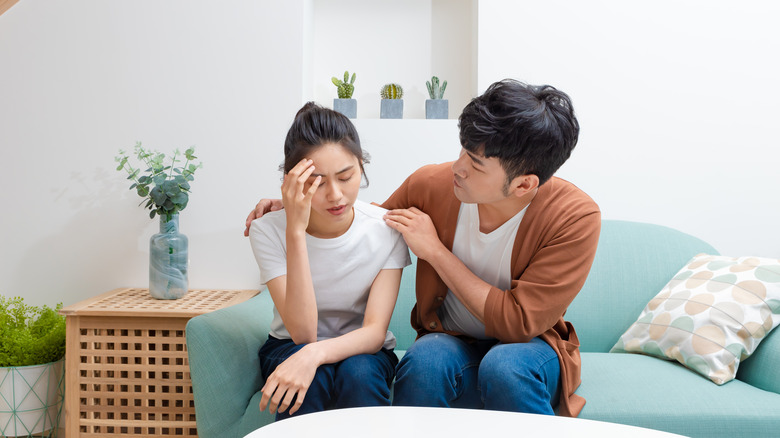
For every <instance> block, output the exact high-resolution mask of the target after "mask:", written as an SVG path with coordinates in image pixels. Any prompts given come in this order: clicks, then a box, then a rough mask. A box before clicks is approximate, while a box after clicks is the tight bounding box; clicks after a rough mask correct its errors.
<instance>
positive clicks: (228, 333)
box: [186, 221, 780, 438]
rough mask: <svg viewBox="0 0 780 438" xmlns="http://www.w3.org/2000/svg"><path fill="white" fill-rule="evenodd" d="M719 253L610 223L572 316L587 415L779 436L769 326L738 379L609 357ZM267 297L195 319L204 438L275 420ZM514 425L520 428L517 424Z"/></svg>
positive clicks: (401, 341) (194, 363)
mask: <svg viewBox="0 0 780 438" xmlns="http://www.w3.org/2000/svg"><path fill="white" fill-rule="evenodd" d="M701 252H706V253H712V254H716V252H715V249H714V248H712V247H711V246H710V245H709V244H707V243H705V242H703V241H701V240H699V239H697V238H695V237H692V236H690V235H687V234H684V233H681V232H679V231H676V230H673V229H670V228H666V227H662V226H658V225H650V224H643V223H636V222H625V221H604V222H603V223H602V231H601V237H600V240H599V248H598V251H597V253H596V259H595V261H594V263H593V267H592V269H591V272H590V275H589V276H588V279H587V281H586V283H585V286H584V287H583V289H582V291H581V292H580V293H579V295H578V296H577V298H576V299H575V300H574V302H573V303H572V305H571V306H570V307H569V311H568V313H567V315H566V319H568V320H569V321H571V322H572V323H573V324H574V326H575V328H576V329H577V333H578V334H579V338H580V342H581V345H582V346H581V352H582V385H581V386H580V388H579V389H578V390H577V393H578V394H580V395H582V396H583V397H585V399H586V400H587V404H586V405H585V408H584V409H583V411H582V413H581V414H580V418H588V419H592V420H601V421H610V422H615V423H623V424H630V425H635V426H641V427H649V428H653V429H659V430H664V431H668V432H674V433H678V434H681V435H686V436H691V437H709V438H711V437H729V438H733V437H743V436H745V437H747V436H774V434H775V433H778V431H780V373H778V372H777V371H776V370H774V366H777V365H778V364H780V335H778V334H777V331H775V332H773V333H771V334H770V335H769V336H768V337H767V338H766V339H765V340H764V341H763V342H762V344H761V345H760V346H759V348H758V349H757V350H756V352H755V353H754V354H753V356H751V357H750V358H748V359H747V360H746V361H744V362H743V363H742V364H741V365H740V367H739V374H738V375H737V380H733V381H731V382H729V383H727V384H725V385H723V386H717V385H715V384H714V383H712V382H711V381H709V380H708V379H706V378H704V377H702V376H700V375H698V374H695V373H693V372H692V371H689V370H688V369H686V368H684V367H682V366H681V365H678V364H676V363H672V362H668V361H664V360H661V359H657V358H653V357H649V356H642V355H637V354H616V353H608V352H609V350H610V348H611V347H612V346H613V345H614V344H615V342H616V341H617V339H618V338H619V337H620V335H621V334H622V333H623V332H624V331H625V330H626V329H627V328H628V327H629V326H630V325H631V323H632V322H634V320H636V318H637V317H638V316H639V313H640V312H641V311H642V309H643V308H644V306H645V305H646V304H647V302H648V301H649V300H650V299H651V298H652V297H653V296H655V295H656V294H657V293H658V292H659V291H660V290H661V288H662V287H663V286H664V285H665V284H666V282H667V281H669V279H670V278H671V277H672V276H674V274H675V273H676V272H677V271H678V270H679V269H680V268H681V267H682V266H683V265H684V264H685V262H687V261H688V260H689V259H690V258H691V257H692V256H694V255H695V254H698V253H701ZM414 277H415V273H414V266H410V267H408V268H406V270H405V271H404V278H403V281H402V285H401V292H400V296H399V299H398V303H397V304H396V308H395V312H394V314H393V319H392V321H391V323H390V329H391V330H392V331H393V333H395V334H396V336H397V338H398V348H397V350H396V351H397V352H398V353H399V354H403V351H404V350H405V349H406V348H408V347H409V346H410V345H411V343H412V342H413V341H414V337H415V333H414V331H413V330H412V329H411V327H410V326H409V312H410V311H411V308H412V306H413V304H414ZM271 307H272V302H271V299H270V297H269V294H268V293H261V294H260V295H258V296H257V297H255V298H253V299H251V300H249V301H246V302H244V303H241V304H238V305H235V306H232V307H229V308H226V309H222V310H218V311H215V312H212V313H208V314H205V315H201V316H198V317H195V318H193V319H192V320H190V322H189V323H188V324H187V330H186V334H187V348H188V352H189V359H190V361H189V364H190V370H191V375H192V383H193V390H194V396H195V411H196V418H197V426H198V434H199V436H200V437H201V438H212V437H221V438H225V437H227V438H231V437H236V438H238V437H243V436H244V435H246V434H247V433H249V432H251V431H252V430H254V429H257V428H258V427H261V426H263V425H265V424H268V423H269V422H271V421H273V416H271V415H270V414H268V413H267V412H259V409H258V405H259V403H260V393H259V392H258V390H259V389H260V387H261V386H262V384H263V379H262V378H261V377H260V372H259V370H260V366H259V364H258V358H257V350H258V349H259V348H260V346H261V345H262V343H263V342H264V341H265V339H266V337H267V334H268V328H269V324H270V322H271ZM518 427H519V429H518V430H521V429H520V428H521V427H522V426H520V425H518Z"/></svg>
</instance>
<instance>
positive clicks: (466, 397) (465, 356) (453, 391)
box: [393, 333, 561, 415]
mask: <svg viewBox="0 0 780 438" xmlns="http://www.w3.org/2000/svg"><path fill="white" fill-rule="evenodd" d="M560 373H561V370H560V365H559V363H558V356H557V355H556V354H555V351H554V350H553V349H552V347H550V346H549V345H547V343H546V342H544V341H542V340H541V339H539V338H534V339H532V340H531V341H530V342H528V343H518V344H502V343H499V342H497V341H496V340H491V341H477V342H475V343H471V344H469V343H466V342H464V341H462V340H461V339H459V338H456V337H454V336H450V335H447V334H442V333H430V334H427V335H425V336H423V337H421V338H420V339H418V340H417V341H415V343H414V344H412V347H411V348H409V350H408V351H407V352H406V354H405V355H404V356H403V358H401V362H400V363H399V364H398V369H397V376H396V382H395V388H394V391H395V392H394V396H393V404H394V405H397V406H433V407H457V408H472V409H473V408H485V409H491V410H497V411H513V412H526V413H535V414H548V415H553V413H554V412H553V409H554V408H555V407H556V406H557V404H558V396H559V386H560Z"/></svg>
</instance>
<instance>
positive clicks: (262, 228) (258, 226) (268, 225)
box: [249, 210, 287, 235]
mask: <svg viewBox="0 0 780 438" xmlns="http://www.w3.org/2000/svg"><path fill="white" fill-rule="evenodd" d="M285 228H287V216H286V215H285V213H284V210H279V211H269V212H268V213H266V214H264V215H262V216H261V217H259V218H257V219H255V220H253V221H252V224H251V225H250V227H249V233H250V235H251V234H253V233H255V232H269V231H271V230H274V231H282V232H284V230H285Z"/></svg>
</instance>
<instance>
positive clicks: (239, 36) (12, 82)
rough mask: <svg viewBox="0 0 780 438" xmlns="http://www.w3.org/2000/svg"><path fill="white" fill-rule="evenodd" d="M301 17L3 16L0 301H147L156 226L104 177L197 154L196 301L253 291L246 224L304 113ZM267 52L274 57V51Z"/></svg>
mask: <svg viewBox="0 0 780 438" xmlns="http://www.w3.org/2000/svg"><path fill="white" fill-rule="evenodd" d="M302 13H303V2H302V1H286V2H284V5H283V6H281V5H280V4H279V3H277V2H274V1H256V0H229V1H223V2H220V3H219V4H215V3H213V2H206V1H188V0H166V1H160V2H139V1H111V2H105V1H102V0H81V1H77V2H73V1H71V2H60V1H54V0H24V1H21V2H19V3H18V4H16V5H15V6H14V7H13V8H11V9H10V10H9V11H7V12H6V13H5V14H4V15H3V16H0V163H1V164H0V166H2V167H1V168H2V172H0V187H4V190H2V194H1V195H0V197H1V198H0V204H1V205H2V215H0V221H2V222H1V223H0V293H2V294H4V295H7V296H12V295H21V296H24V297H25V298H26V299H29V300H30V301H31V302H33V303H36V304H41V303H48V304H54V303H56V302H60V301H62V302H64V303H65V304H66V305H67V304H72V303H75V302H77V301H79V300H82V299H85V298H88V297H90V296H93V295H96V294H98V293H101V292H105V291H107V290H110V289H113V288H116V287H122V286H146V285H148V251H149V250H148V239H149V237H150V236H151V235H152V234H153V233H155V232H156V229H157V222H156V220H155V221H151V220H149V217H148V215H147V213H148V211H146V210H143V209H142V208H141V207H138V206H137V204H138V203H139V202H140V200H141V199H140V198H139V197H138V196H137V195H135V194H134V193H133V192H130V191H129V190H128V189H127V188H128V187H129V183H127V182H126V181H125V179H124V177H123V176H122V175H121V174H120V173H119V172H116V171H115V170H114V168H115V167H116V165H115V163H114V160H113V159H114V156H115V155H116V152H117V150H118V149H119V148H125V149H130V148H132V146H133V145H134V144H135V142H136V140H140V141H142V142H143V143H144V145H146V146H150V147H154V148H157V149H160V150H163V151H172V150H173V149H174V148H176V147H179V148H181V149H185V148H187V147H188V146H191V145H195V146H196V152H197V154H198V155H199V156H200V158H201V159H202V161H203V162H204V163H205V164H204V168H203V169H201V170H199V171H198V173H197V174H196V177H195V181H194V183H193V193H192V195H191V197H190V204H189V206H188V207H187V209H186V210H185V211H184V212H183V214H182V216H181V227H182V230H183V232H184V233H185V234H187V236H188V237H189V239H190V286H191V287H215V288H216V287H222V288H250V287H257V279H258V277H259V276H258V274H257V266H256V264H255V262H254V258H253V257H252V255H251V251H250V249H249V245H248V242H247V240H246V239H245V238H244V237H243V235H242V232H243V223H244V218H245V217H246V213H247V211H248V210H249V209H250V207H251V206H253V205H254V203H255V202H256V201H257V199H258V196H259V195H260V194H261V193H264V188H266V187H278V184H279V174H278V172H277V170H276V169H277V166H278V164H279V162H280V161H281V158H282V153H281V144H282V143H281V142H282V139H283V137H284V134H285V132H286V130H287V127H288V126H289V123H290V121H291V120H292V116H293V114H294V113H295V111H296V110H297V109H298V108H299V107H300V104H301V101H302V91H301V90H302V87H301V83H302V68H303V64H302V56H301V52H302V48H303V29H302V21H301V19H300V17H301V16H302ZM269 41H274V42H275V43H274V44H269V43H268V42H269Z"/></svg>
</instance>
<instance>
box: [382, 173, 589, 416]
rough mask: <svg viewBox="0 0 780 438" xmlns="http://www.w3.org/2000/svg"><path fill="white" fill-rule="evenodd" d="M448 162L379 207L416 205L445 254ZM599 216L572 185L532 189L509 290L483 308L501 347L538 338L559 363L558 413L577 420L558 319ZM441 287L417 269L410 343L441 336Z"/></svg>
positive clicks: (575, 358)
mask: <svg viewBox="0 0 780 438" xmlns="http://www.w3.org/2000/svg"><path fill="white" fill-rule="evenodd" d="M451 164H452V163H444V164H436V165H430V166H425V167H423V168H421V169H419V170H417V171H416V172H414V173H413V174H412V175H411V176H410V177H409V178H407V179H406V181H404V183H403V184H401V187H399V188H398V190H396V191H395V193H393V194H392V195H391V196H390V198H389V199H388V200H387V201H385V203H384V204H383V205H382V207H384V208H387V209H394V208H409V207H412V206H414V207H417V208H419V209H420V210H422V211H424V212H425V213H427V214H428V215H429V216H430V217H431V220H432V221H433V224H434V225H435V226H436V232H437V234H438V235H439V239H440V240H441V241H442V243H443V244H444V245H445V246H446V247H447V248H448V249H449V250H450V251H451V250H452V243H453V239H454V237H455V228H456V224H457V222H458V212H459V209H460V201H458V199H457V198H456V197H455V194H454V192H453V185H452V181H453V173H452V169H451ZM600 229H601V213H600V211H599V208H598V206H597V205H596V203H595V202H594V201H593V200H592V199H591V198H590V197H588V195H586V194H585V193H584V192H582V191H581V190H580V189H578V188H577V187H575V186H574V185H573V184H571V183H569V182H567V181H564V180H562V179H560V178H552V179H550V180H549V181H547V182H546V183H545V184H543V185H542V186H541V187H539V190H538V192H537V194H536V196H535V197H534V199H533V201H531V204H530V205H529V206H528V209H527V210H526V212H525V216H523V220H522V221H521V223H520V227H519V229H518V231H517V237H516V238H515V242H514V247H513V249H512V283H511V284H512V286H511V287H512V288H511V289H510V290H500V289H498V288H495V287H494V288H492V289H491V290H490V292H489V295H488V297H487V301H486V303H485V309H484V312H485V321H484V322H485V334H486V335H488V336H491V337H494V338H496V339H498V340H499V341H501V342H505V343H511V342H528V341H529V340H531V339H533V338H534V337H537V336H538V337H540V338H541V339H542V340H544V341H545V342H547V343H548V344H549V345H550V346H551V347H552V348H553V350H555V352H556V353H557V355H558V358H559V361H560V365H561V399H560V403H559V407H558V412H559V414H560V415H566V416H577V415H579V413H580V411H581V410H582V407H583V406H584V405H585V399H584V398H582V397H580V396H578V395H575V394H574V391H575V390H576V389H577V388H578V387H579V385H580V366H581V362H580V352H579V345H580V343H579V339H578V338H577V334H576V333H575V332H574V327H573V326H572V325H571V323H569V322H566V321H564V319H563V316H564V314H565V313H566V309H567V307H568V306H569V304H570V303H571V302H572V300H574V297H575V296H577V293H579V291H580V289H581V288H582V285H583V284H584V283H585V279H586V277H587V276H588V272H589V271H590V266H591V264H592V263H593V258H594V257H595V254H596V246H597V244H598V238H599V231H600ZM447 289H448V288H447V286H446V285H445V284H444V282H443V281H442V280H441V278H439V276H438V274H437V273H436V271H435V270H434V269H433V267H432V266H431V265H430V264H428V263H427V262H425V261H423V260H418V263H417V283H416V291H417V292H416V293H417V304H416V305H415V306H414V308H413V309H412V315H411V323H412V327H414V329H415V330H417V335H418V337H420V336H422V335H424V334H426V333H430V332H445V333H449V334H451V335H455V336H459V337H462V338H465V339H469V338H468V337H467V336H466V335H463V334H461V333H455V332H448V331H444V330H442V328H441V321H440V320H439V317H438V315H437V309H438V308H439V307H440V306H441V305H442V303H443V302H444V297H445V296H446V294H447Z"/></svg>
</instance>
